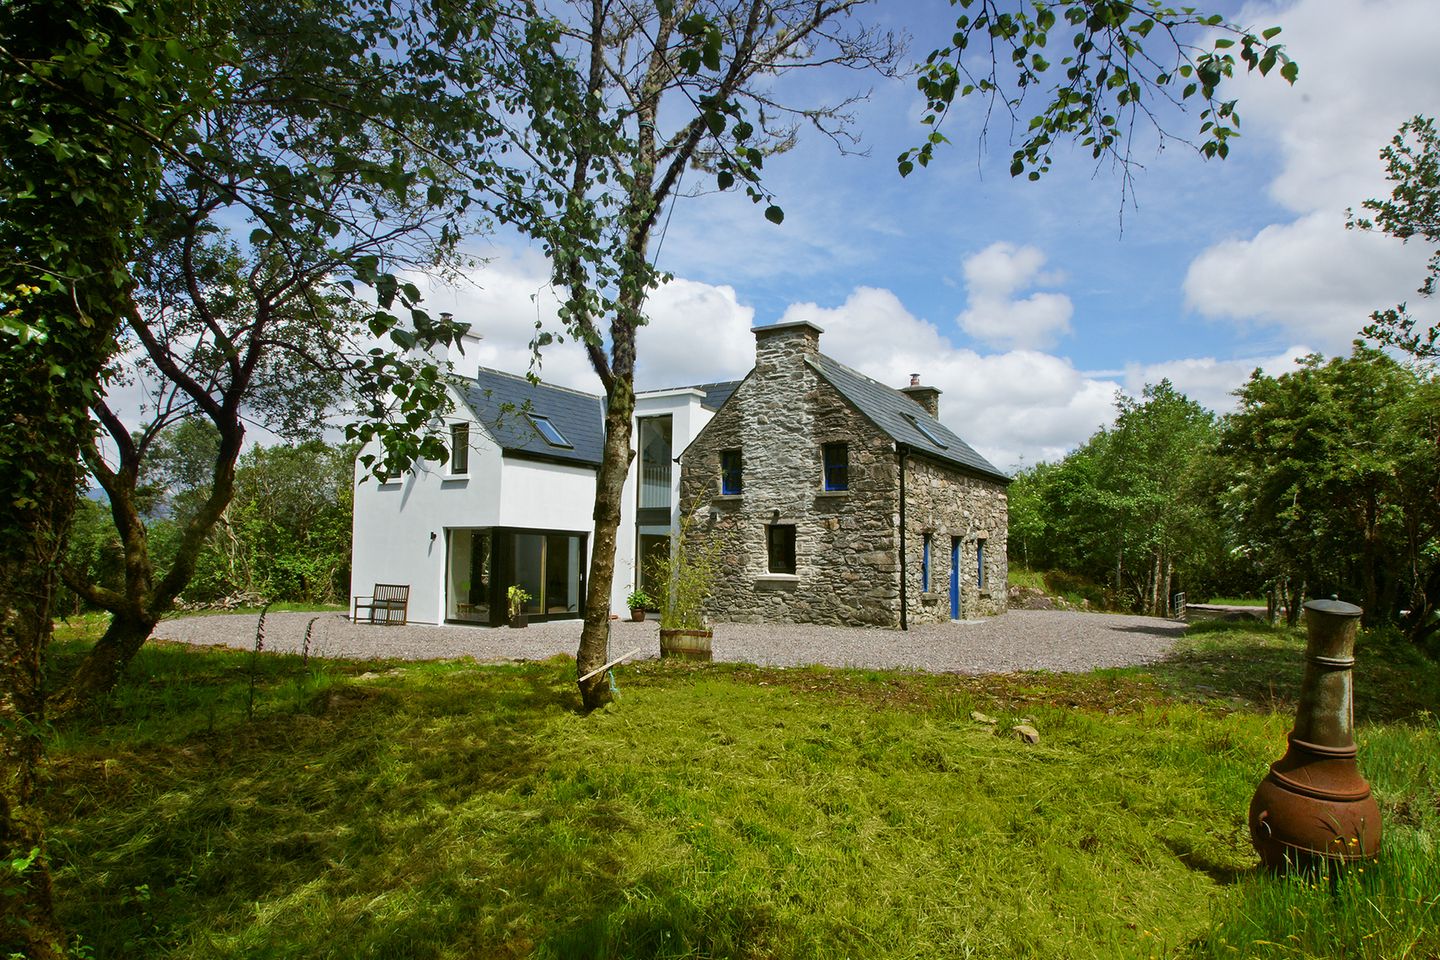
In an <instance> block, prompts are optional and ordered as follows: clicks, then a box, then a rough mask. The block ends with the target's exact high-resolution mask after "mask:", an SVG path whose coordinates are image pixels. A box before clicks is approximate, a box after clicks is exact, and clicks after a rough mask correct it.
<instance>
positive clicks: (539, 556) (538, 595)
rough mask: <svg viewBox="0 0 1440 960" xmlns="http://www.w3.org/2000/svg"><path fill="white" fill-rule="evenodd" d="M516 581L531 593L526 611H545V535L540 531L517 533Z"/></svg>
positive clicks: (534, 612)
mask: <svg viewBox="0 0 1440 960" xmlns="http://www.w3.org/2000/svg"><path fill="white" fill-rule="evenodd" d="M514 571H515V583H516V584H517V585H518V586H519V587H520V589H521V590H524V591H525V592H526V593H528V594H529V595H530V599H529V600H527V601H526V602H525V612H526V613H530V614H536V613H544V612H545V607H544V603H545V575H544V571H545V537H544V535H543V534H539V533H517V534H515V566H514Z"/></svg>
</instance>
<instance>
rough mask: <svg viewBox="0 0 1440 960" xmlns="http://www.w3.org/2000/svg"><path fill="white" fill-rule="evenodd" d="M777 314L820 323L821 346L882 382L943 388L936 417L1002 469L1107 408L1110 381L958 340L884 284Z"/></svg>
mask: <svg viewBox="0 0 1440 960" xmlns="http://www.w3.org/2000/svg"><path fill="white" fill-rule="evenodd" d="M780 319H781V320H782V321H789V320H802V319H803V320H811V321H814V322H815V323H817V324H819V325H820V326H821V327H823V328H824V329H825V334H824V335H823V336H822V337H821V339H820V348H821V349H822V350H823V351H825V353H827V354H828V355H830V356H832V357H834V358H835V359H836V360H839V361H840V362H841V363H844V364H847V365H848V366H851V367H854V368H855V369H856V370H859V371H860V372H861V373H863V374H865V375H867V376H869V377H873V378H874V379H876V380H879V381H881V382H882V383H888V384H890V385H892V386H896V387H899V386H904V385H905V384H907V383H909V382H910V375H911V374H912V373H918V374H920V378H921V380H922V382H924V383H926V384H929V385H931V386H935V387H939V388H940V389H941V390H942V391H944V393H943V396H941V398H940V419H941V420H943V421H944V422H945V424H946V426H948V427H950V428H951V429H952V430H954V431H955V432H956V433H958V434H959V435H960V436H961V437H963V438H964V439H965V440H966V442H968V443H969V444H970V445H971V446H973V447H975V449H977V450H978V451H980V453H981V454H983V455H984V456H985V457H986V458H987V459H989V460H990V461H991V462H992V463H994V464H995V465H996V466H998V467H1000V468H1001V469H1011V468H1014V467H1016V466H1018V465H1019V464H1021V463H1034V462H1036V461H1037V460H1052V459H1055V458H1057V457H1060V456H1063V455H1064V454H1065V452H1066V451H1067V450H1070V449H1072V448H1073V447H1075V446H1076V445H1077V444H1079V443H1081V442H1082V441H1084V440H1085V438H1086V437H1088V436H1090V434H1092V433H1094V432H1095V430H1096V429H1098V428H1099V427H1101V426H1103V425H1104V424H1106V423H1108V422H1109V421H1110V419H1111V417H1112V415H1113V407H1114V400H1115V391H1116V390H1117V389H1118V384H1116V383H1114V382H1112V381H1108V380H1100V379H1094V378H1091V377H1088V376H1086V375H1084V374H1082V373H1081V372H1080V371H1078V370H1076V369H1075V367H1074V366H1073V365H1072V364H1071V363H1070V361H1069V360H1066V359H1064V358H1063V357H1057V356H1053V355H1051V354H1047V353H1041V352H1038V351H1034V350H1012V351H1009V352H1005V353H997V354H990V355H986V356H982V355H981V354H979V353H976V352H975V351H974V350H969V349H963V348H957V347H955V346H954V345H953V344H951V343H950V341H949V340H947V339H946V338H945V337H944V336H942V335H941V334H940V332H939V330H938V329H937V328H936V327H935V325H934V324H932V323H930V322H929V321H926V320H923V319H920V318H918V317H916V316H915V315H914V314H912V313H910V311H909V310H907V309H906V308H905V306H904V304H903V303H901V302H900V300H899V298H898V297H896V296H895V294H893V293H891V292H890V291H889V290H880V289H875V288H872V287H860V288H857V289H856V290H854V291H853V292H852V293H851V294H850V296H849V297H848V298H847V299H846V300H845V302H844V303H843V304H841V305H840V306H838V307H831V308H826V307H820V306H818V305H817V304H814V303H797V304H793V305H791V306H790V308H789V309H788V310H786V311H785V314H784V315H783V316H782V317H781V318H780Z"/></svg>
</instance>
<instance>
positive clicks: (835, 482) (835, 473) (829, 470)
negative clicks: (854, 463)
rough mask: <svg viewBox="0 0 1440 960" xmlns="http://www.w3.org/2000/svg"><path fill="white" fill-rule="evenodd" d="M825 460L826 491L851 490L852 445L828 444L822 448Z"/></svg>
mask: <svg viewBox="0 0 1440 960" xmlns="http://www.w3.org/2000/svg"><path fill="white" fill-rule="evenodd" d="M821 452H822V454H823V457H824V460H825V489H826V490H849V489H850V445H849V444H845V443H827V444H825V446H824V447H822V448H821Z"/></svg>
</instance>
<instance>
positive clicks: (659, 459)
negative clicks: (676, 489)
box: [639, 417, 672, 510]
mask: <svg viewBox="0 0 1440 960" xmlns="http://www.w3.org/2000/svg"><path fill="white" fill-rule="evenodd" d="M639 440H640V509H641V510H650V509H654V508H657V507H661V508H665V509H668V508H669V507H670V469H671V465H672V463H671V425H670V418H669V417H645V418H643V419H642V420H641V421H640V437H639Z"/></svg>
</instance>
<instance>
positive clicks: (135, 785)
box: [48, 648, 623, 960]
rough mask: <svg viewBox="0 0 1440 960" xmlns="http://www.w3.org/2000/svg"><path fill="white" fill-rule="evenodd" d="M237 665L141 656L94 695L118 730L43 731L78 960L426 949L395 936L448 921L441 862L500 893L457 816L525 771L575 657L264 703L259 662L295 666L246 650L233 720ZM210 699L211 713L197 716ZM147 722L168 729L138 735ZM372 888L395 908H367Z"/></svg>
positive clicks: (391, 680) (398, 671) (404, 675)
mask: <svg viewBox="0 0 1440 960" xmlns="http://www.w3.org/2000/svg"><path fill="white" fill-rule="evenodd" d="M246 659H247V658H246V657H245V655H243V654H234V653H231V654H216V655H214V656H213V657H196V656H195V655H194V654H192V653H189V652H186V651H169V650H164V649H161V648H157V649H156V650H155V651H153V652H152V653H151V654H150V655H149V662H148V664H147V665H146V666H147V669H143V670H140V671H137V672H136V673H135V674H134V676H133V678H132V679H131V680H128V681H127V684H126V688H125V689H122V690H120V691H117V695H116V697H115V698H113V700H114V702H115V703H118V704H120V705H121V706H123V708H124V711H125V712H124V713H123V714H120V713H117V712H118V711H119V710H120V707H116V706H113V705H112V707H111V708H110V715H111V719H112V720H114V719H116V717H117V715H118V716H119V717H120V719H122V720H123V721H124V722H122V723H120V724H118V725H112V726H103V727H100V726H97V719H96V718H95V717H87V718H83V719H81V720H78V721H77V722H76V723H75V724H74V725H73V727H72V728H71V729H64V728H62V729H61V730H59V731H57V739H58V740H59V741H62V743H63V745H61V746H60V747H59V748H58V749H54V750H52V757H53V762H52V773H53V776H52V788H51V790H50V793H49V797H48V799H49V807H50V809H49V810H48V815H49V817H50V821H51V824H52V838H53V843H52V855H53V857H54V860H55V865H56V878H57V886H58V888H59V894H60V898H59V900H60V903H61V905H62V920H63V922H65V923H66V924H67V926H68V928H69V929H70V930H72V931H75V932H76V933H78V934H79V935H80V936H81V937H82V938H83V942H84V943H85V944H86V945H87V947H88V948H89V949H90V950H91V951H93V956H94V957H96V958H97V960H98V958H108V957H127V958H128V957H150V956H155V957H158V956H247V957H248V956H263V957H271V956H274V957H281V956H285V957H289V956H330V955H334V956H342V955H343V956H399V955H402V954H403V955H405V956H407V957H425V956H432V955H439V953H438V950H439V946H438V943H435V945H434V948H433V949H432V948H431V947H428V946H426V943H427V940H428V941H429V942H432V943H434V937H433V936H431V935H430V934H419V935H417V934H415V933H414V931H416V930H422V931H423V930H425V929H428V928H430V927H431V926H437V927H440V928H442V929H443V928H444V927H445V921H444V920H437V919H436V918H435V916H433V914H436V913H446V912H447V911H448V912H449V913H451V914H454V915H457V916H458V915H460V914H462V913H463V912H464V908H463V906H462V904H463V903H464V902H465V901H464V899H463V897H462V896H461V895H460V894H459V893H458V892H457V889H456V882H457V878H456V876H455V875H454V874H455V873H456V872H460V873H465V874H473V875H478V876H481V877H484V876H486V875H487V874H488V875H492V877H494V876H498V877H499V878H500V880H499V881H496V882H495V883H494V886H496V887H501V886H506V885H509V886H511V887H512V888H513V886H514V884H513V882H512V881H513V877H512V876H511V874H513V872H514V870H515V869H518V868H516V867H514V866H513V865H511V864H509V863H507V862H506V861H507V860H508V859H509V858H507V857H506V856H505V853H504V850H503V849H500V848H498V847H497V848H495V849H489V848H484V847H483V846H482V848H481V850H480V853H479V854H477V852H476V848H475V846H474V842H473V838H472V837H469V836H461V835H459V834H458V833H457V831H459V830H460V829H461V828H459V827H457V826H456V823H455V816H456V812H457V811H464V812H465V814H466V815H467V816H471V817H476V816H477V814H476V812H475V811H476V809H477V807H479V808H483V800H484V798H486V797H489V796H493V797H495V803H496V805H502V804H504V803H505V802H506V798H507V796H509V795H511V793H512V792H513V791H515V790H516V789H517V784H519V785H523V784H527V783H536V782H541V781H543V779H544V777H545V773H546V769H547V765H548V763H549V760H550V758H549V755H548V753H547V749H548V747H547V744H548V743H549V742H551V741H548V740H547V739H546V737H545V735H544V728H546V727H549V726H551V725H553V724H554V723H555V722H557V718H558V719H560V720H563V718H564V716H565V715H566V714H570V713H575V712H578V708H579V700H578V696H577V695H576V694H575V691H574V687H573V685H572V684H570V683H569V682H567V681H568V678H569V674H570V673H571V672H572V671H573V669H574V668H573V666H568V665H566V666H563V667H562V666H561V665H558V664H555V663H546V664H531V665H526V666H525V667H522V668H518V669H505V668H499V669H490V670H481V669H476V668H471V667H466V666H464V665H446V666H438V667H437V666H422V667H416V666H415V665H407V666H406V667H388V668H387V665H384V664H344V665H342V666H341V667H339V668H337V669H336V670H335V671H334V672H333V673H332V672H328V671H330V668H329V667H327V668H326V670H327V672H326V673H325V675H324V676H322V677H321V679H320V681H319V682H316V683H314V684H313V686H312V687H310V688H303V687H302V688H301V689H300V690H299V691H298V693H297V692H295V691H290V695H291V699H290V700H289V701H285V702H284V703H283V704H278V705H277V699H278V698H279V696H280V693H279V689H280V688H281V687H282V686H284V684H286V683H287V682H289V681H291V680H294V679H295V676H293V675H292V676H288V677H287V676H285V675H283V673H284V671H283V670H282V669H281V666H277V665H276V664H277V663H278V662H281V661H284V660H287V659H288V660H291V661H294V663H295V665H294V666H292V667H291V668H290V669H291V672H292V674H293V673H294V672H295V670H296V667H297V666H298V658H280V657H276V658H262V662H264V663H266V664H267V667H266V673H265V675H264V676H263V677H262V680H261V683H262V689H261V693H260V696H258V697H257V717H256V719H255V721H253V722H248V723H247V722H246V721H245V715H244V706H243V696H244V695H243V692H239V693H237V691H236V689H235V688H238V687H244V686H246V685H247V684H248V678H247V675H246V673H245V668H244V663H245V661H246ZM367 668H368V669H367ZM388 671H393V673H391V672H388ZM347 674H348V676H347ZM177 685H178V686H179V687H181V688H183V689H171V688H172V687H175V686H177ZM197 685H198V686H199V687H202V688H205V687H208V688H210V689H211V691H212V693H213V694H214V696H209V695H206V694H203V693H197V692H196V691H195V687H196V686H197ZM216 703H219V704H221V705H222V708H223V709H221V710H219V712H218V716H211V717H209V718H208V719H207V718H205V717H203V716H197V714H203V713H205V712H206V711H207V710H213V708H214V705H215V704H216ZM262 704H263V705H265V707H266V709H265V710H264V711H263V712H262V711H261V710H260V709H258V705H262ZM163 712H169V713H170V716H171V719H172V721H173V722H174V725H175V727H176V728H178V729H179V730H180V731H181V732H179V733H175V734H172V736H170V737H168V738H164V739H162V738H160V737H159V736H158V735H156V734H154V733H152V732H151V731H149V729H148V727H147V726H145V725H144V724H143V723H141V724H140V725H139V726H137V723H140V720H141V719H143V718H150V717H152V716H153V717H154V719H155V720H156V721H158V719H159V714H161V713H163ZM137 730H139V731H141V734H142V735H139V736H137V737H136V738H135V739H130V740H127V731H128V732H135V731H137ZM185 731H188V732H185ZM480 819H483V817H480ZM622 827H623V824H621V823H620V822H618V821H614V820H613V819H609V820H607V823H606V825H605V829H606V830H609V831H615V830H618V829H621V828H622ZM500 846H501V847H503V846H504V843H503V841H502V842H501V845H500ZM477 856H479V857H480V858H481V859H479V860H478V861H477V860H476V859H475V858H476V857H477ZM487 856H488V857H489V858H490V859H485V857H487ZM450 858H462V859H464V858H468V859H465V860H464V862H463V864H462V865H461V866H460V867H456V866H454V865H453V864H451V863H449V862H448V860H449V859H450ZM500 881H503V882H500ZM394 887H398V888H400V889H402V890H404V891H405V895H404V896H403V897H401V898H398V899H396V898H395V897H394V895H393V892H391V893H385V892H386V891H390V890H392V888H394ZM381 893H385V897H386V901H393V902H383V901H376V903H375V904H373V905H372V904H370V901H371V900H372V898H374V897H375V896H376V895H378V894H381ZM452 919H453V918H452ZM435 936H439V937H440V938H441V939H442V940H443V939H444V938H445V937H454V936H455V930H454V929H445V930H444V933H443V934H440V933H439V932H438V931H437V932H436V934H435ZM397 937H398V938H401V940H402V941H404V945H403V949H402V950H401V953H395V952H394V948H399V947H401V946H402V944H401V942H400V941H397V939H396V938H397ZM416 937H418V939H414V938H416ZM406 938H412V939H406ZM341 944H343V945H344V946H343V947H339V952H338V953H337V952H335V951H336V949H337V947H338V946H339V945H341ZM493 946H494V944H493V943H491V944H489V945H488V946H486V947H484V948H481V947H480V946H479V945H477V950H479V951H480V952H485V951H486V950H488V949H489V948H492V947H493ZM377 951H378V952H377Z"/></svg>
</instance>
